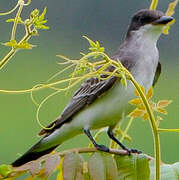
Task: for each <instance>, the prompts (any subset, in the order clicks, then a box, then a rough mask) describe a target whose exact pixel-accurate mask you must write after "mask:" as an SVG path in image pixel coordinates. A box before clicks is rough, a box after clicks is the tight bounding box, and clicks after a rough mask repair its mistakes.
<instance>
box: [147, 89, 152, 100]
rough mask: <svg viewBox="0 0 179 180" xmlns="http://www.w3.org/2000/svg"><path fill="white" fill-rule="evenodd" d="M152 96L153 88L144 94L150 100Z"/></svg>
mask: <svg viewBox="0 0 179 180" xmlns="http://www.w3.org/2000/svg"><path fill="white" fill-rule="evenodd" d="M152 96H153V88H152V87H151V88H150V89H149V90H148V92H147V94H146V98H147V99H150V98H151V97H152Z"/></svg>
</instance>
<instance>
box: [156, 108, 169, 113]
mask: <svg viewBox="0 0 179 180" xmlns="http://www.w3.org/2000/svg"><path fill="white" fill-rule="evenodd" d="M157 112H159V113H162V114H168V112H167V111H166V110H165V109H163V108H157Z"/></svg>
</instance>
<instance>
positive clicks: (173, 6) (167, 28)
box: [163, 0, 178, 35]
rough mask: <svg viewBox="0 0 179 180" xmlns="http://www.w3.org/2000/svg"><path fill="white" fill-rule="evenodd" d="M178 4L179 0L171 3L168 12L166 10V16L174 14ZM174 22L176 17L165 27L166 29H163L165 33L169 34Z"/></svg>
mask: <svg viewBox="0 0 179 180" xmlns="http://www.w3.org/2000/svg"><path fill="white" fill-rule="evenodd" d="M177 4H178V0H175V1H173V2H172V3H170V4H169V6H168V9H167V12H166V16H172V15H173V14H174V13H175V11H174V10H175V7H176V5H177ZM174 23H175V20H174V19H173V20H172V21H171V22H169V23H168V24H167V26H166V27H165V29H164V30H163V34H165V35H167V34H169V30H170V26H171V25H172V24H174Z"/></svg>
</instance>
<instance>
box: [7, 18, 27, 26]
mask: <svg viewBox="0 0 179 180" xmlns="http://www.w3.org/2000/svg"><path fill="white" fill-rule="evenodd" d="M14 21H15V19H7V20H6V22H14ZM17 23H19V24H23V23H24V22H23V21H22V19H21V17H18V21H17Z"/></svg>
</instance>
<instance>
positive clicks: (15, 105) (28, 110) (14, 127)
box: [0, 0, 179, 163]
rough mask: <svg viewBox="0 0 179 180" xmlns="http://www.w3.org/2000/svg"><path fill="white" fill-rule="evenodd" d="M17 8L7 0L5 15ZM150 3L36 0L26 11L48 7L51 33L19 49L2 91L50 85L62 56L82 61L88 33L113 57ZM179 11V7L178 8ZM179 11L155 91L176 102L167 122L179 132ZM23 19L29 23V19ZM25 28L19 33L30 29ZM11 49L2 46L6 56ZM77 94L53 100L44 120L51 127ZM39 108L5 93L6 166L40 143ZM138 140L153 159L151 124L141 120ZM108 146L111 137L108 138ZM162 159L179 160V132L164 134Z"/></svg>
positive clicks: (78, 142) (0, 102)
mask: <svg viewBox="0 0 179 180" xmlns="http://www.w3.org/2000/svg"><path fill="white" fill-rule="evenodd" d="M169 2H170V1H169V0H160V3H159V6H158V9H160V10H163V11H166V9H167V7H168V3H169ZM14 5H15V1H14V0H8V1H7V0H1V2H0V12H4V11H7V10H9V9H11V8H12V7H13V6H14ZM149 5H150V1H149V0H145V1H141V0H135V1H131V0H125V1H124V0H118V1H116V0H110V1H109V0H75V1H74V0H60V1H59V0H53V1H50V0H32V4H31V5H30V6H28V7H25V8H24V9H23V16H22V17H24V18H27V17H28V14H29V12H30V11H31V10H32V9H34V8H39V9H40V10H43V8H44V7H45V6H47V9H48V11H47V17H48V25H49V26H50V30H45V31H40V32H39V33H40V36H39V37H34V38H33V39H32V40H31V41H30V42H31V43H32V44H35V45H37V47H36V48H33V49H32V50H24V51H19V52H18V53H17V54H16V55H15V57H14V58H13V59H11V61H10V62H9V63H8V64H7V66H6V67H5V68H4V69H3V70H1V71H0V89H11V90H18V89H19V90H20V89H27V88H31V87H32V86H34V85H36V84H38V83H43V82H45V81H46V80H47V79H48V78H49V77H50V76H52V75H53V74H54V73H56V72H58V71H59V70H60V69H61V68H63V67H61V66H60V65H57V63H56V62H57V61H59V60H60V59H58V58H56V56H55V55H56V54H64V55H66V56H69V57H72V58H79V57H80V55H79V52H82V51H83V52H85V51H87V48H88V43H87V42H86V41H85V40H84V39H83V38H82V35H87V36H89V37H90V38H91V39H93V40H99V41H100V42H101V44H102V45H103V46H105V48H106V52H107V53H108V54H109V55H112V54H113V53H114V52H115V51H116V49H117V48H118V47H119V45H120V43H121V42H122V41H123V39H124V36H125V32H126V30H127V26H128V24H129V20H130V17H131V15H132V14H133V13H134V12H136V11H137V10H139V9H141V8H148V7H149ZM178 7H179V6H178ZM178 7H177V8H176V13H175V16H174V17H175V18H176V23H175V25H174V26H173V27H172V28H171V31H170V35H169V36H164V35H162V37H161V39H160V41H159V43H158V47H159V49H160V60H161V63H162V75H161V77H160V80H159V82H158V84H157V86H156V88H155V97H154V99H156V100H158V99H172V100H173V103H172V104H171V105H170V106H169V107H168V112H169V114H168V115H167V116H165V117H164V120H163V121H162V122H161V124H160V125H161V127H163V128H179V118H178V116H179V83H178V78H179V71H178V70H179V51H178V50H179V45H178V44H179V29H178V27H179V9H178ZM14 16H15V14H14V13H13V14H12V15H9V16H7V17H0V42H1V43H3V42H7V41H8V40H9V38H10V34H11V31H10V30H11V28H12V24H11V23H5V19H8V18H11V17H14ZM24 18H23V19H24ZM21 28H22V27H21V26H19V28H18V30H19V32H20V33H19V34H18V38H19V37H20V34H21V33H24V31H23V30H22V29H21ZM8 51H9V48H7V47H5V46H3V45H2V44H1V45H0V58H2V57H3V56H4V55H5V54H6V53H7V52H8ZM46 94H47V92H46V91H40V92H37V93H35V94H34V95H35V97H36V98H37V99H39V100H40V99H42V97H43V96H44V95H46ZM71 94H72V92H70V93H69V94H68V95H67V96H65V95H64V93H61V94H60V95H57V96H55V97H53V98H52V99H50V100H49V101H48V102H47V103H46V104H45V105H44V106H43V108H42V110H41V113H40V118H41V122H42V123H43V124H44V125H47V124H48V123H49V122H50V121H52V120H53V119H55V117H57V116H58V115H59V114H60V112H61V111H62V110H63V108H64V106H65V105H66V103H67V102H68V101H69V99H70V96H71ZM35 115H36V107H35V105H34V104H33V103H32V101H31V99H30V95H29V94H21V95H8V94H0V163H10V162H12V161H13V160H14V159H16V158H17V157H18V155H17V154H18V153H24V152H25V151H26V150H27V149H28V148H29V147H30V146H31V145H33V144H34V143H35V142H37V141H38V140H39V138H38V137H37V133H38V132H39V130H40V129H41V128H40V127H39V125H38V124H37V121H36V117H35ZM129 134H130V135H131V136H132V139H133V141H132V142H131V143H128V142H126V144H128V145H129V147H135V148H138V149H140V150H142V151H143V152H145V153H147V154H149V155H153V139H152V133H151V129H150V126H149V123H148V122H144V121H142V120H141V119H137V120H135V123H133V124H132V127H131V129H130V131H129ZM104 137H105V138H103V141H102V142H104V139H105V141H106V142H105V143H107V142H108V138H107V136H106V135H104ZM160 137H161V147H162V160H163V161H164V162H166V163H172V162H176V161H179V155H178V149H179V145H178V142H179V133H162V134H161V136H160ZM88 142H89V141H88V139H87V138H86V137H85V136H83V135H82V136H78V137H76V138H74V139H72V140H70V141H68V142H66V143H64V144H63V145H62V146H61V147H60V148H59V150H62V149H68V148H74V147H84V146H87V145H88Z"/></svg>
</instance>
